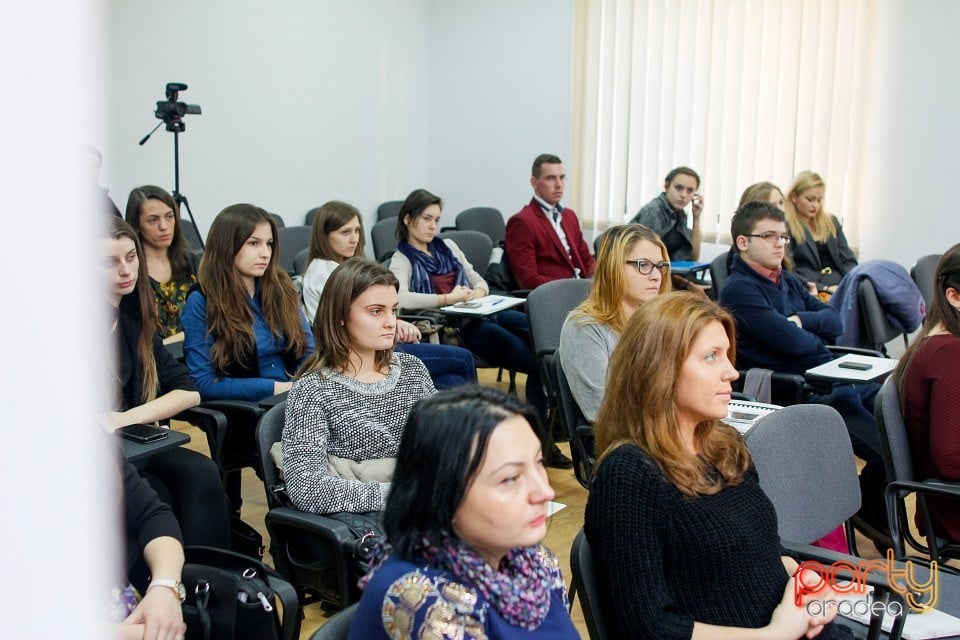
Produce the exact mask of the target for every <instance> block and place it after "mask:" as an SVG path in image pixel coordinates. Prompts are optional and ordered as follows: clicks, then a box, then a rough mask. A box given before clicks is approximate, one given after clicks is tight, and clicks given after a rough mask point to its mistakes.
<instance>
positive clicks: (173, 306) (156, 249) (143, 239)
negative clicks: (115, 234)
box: [126, 185, 198, 339]
mask: <svg viewBox="0 0 960 640" xmlns="http://www.w3.org/2000/svg"><path fill="white" fill-rule="evenodd" d="M126 220H127V223H128V224H129V225H130V226H131V227H133V228H134V230H135V231H136V232H137V235H138V236H140V243H141V244H142V245H143V254H144V257H145V258H146V261H147V273H149V274H150V286H151V288H152V289H153V297H154V298H155V299H156V303H157V328H158V333H159V334H160V337H161V338H164V339H166V338H169V337H171V336H174V335H177V334H179V333H181V332H182V331H183V328H182V327H181V325H180V309H181V308H182V307H183V304H184V303H185V302H186V301H187V293H188V292H189V291H190V287H192V286H193V285H194V283H195V282H196V281H197V261H198V258H197V255H196V254H193V253H190V252H189V251H187V241H186V238H184V237H183V230H182V229H181V226H180V213H179V209H178V207H177V203H176V202H174V200H173V197H172V196H171V195H170V194H169V193H167V192H166V191H165V190H163V189H161V188H160V187H155V186H153V185H144V186H142V187H137V188H136V189H134V190H133V191H131V192H130V197H129V198H127V213H126Z"/></svg>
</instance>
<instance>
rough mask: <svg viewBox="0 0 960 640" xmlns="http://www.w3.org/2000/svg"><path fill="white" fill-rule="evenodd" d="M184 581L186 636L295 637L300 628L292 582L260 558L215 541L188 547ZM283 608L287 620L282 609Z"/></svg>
mask: <svg viewBox="0 0 960 640" xmlns="http://www.w3.org/2000/svg"><path fill="white" fill-rule="evenodd" d="M184 552H185V554H186V560H187V562H186V564H185V565H184V567H183V577H182V580H181V581H182V582H183V585H184V587H185V588H186V591H187V599H186V601H185V602H184V603H183V620H184V622H185V623H186V625H187V633H186V638H187V640H219V639H221V638H222V639H224V640H226V639H231V640H232V639H234V638H236V639H237V640H244V639H246V638H249V639H251V640H253V639H254V638H256V639H258V640H281V639H282V640H293V639H295V638H296V637H297V635H298V634H299V626H300V625H299V617H298V600H297V594H296V591H295V590H294V588H293V586H292V585H290V583H288V582H286V581H285V580H283V579H282V578H280V576H279V574H277V573H276V572H275V571H273V570H272V569H270V568H268V567H266V566H265V565H263V564H262V563H260V562H258V561H257V560H255V559H253V558H250V557H247V556H244V555H241V554H238V553H234V552H232V551H226V550H224V549H215V548H213V547H187V548H186V549H185V550H184ZM278 604H279V605H280V607H281V608H282V610H283V620H282V621H281V619H280V616H279V613H278Z"/></svg>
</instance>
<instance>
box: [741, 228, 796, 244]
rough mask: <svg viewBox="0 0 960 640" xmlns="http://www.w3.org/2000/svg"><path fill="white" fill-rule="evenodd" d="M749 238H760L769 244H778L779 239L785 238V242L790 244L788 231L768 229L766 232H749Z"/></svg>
mask: <svg viewBox="0 0 960 640" xmlns="http://www.w3.org/2000/svg"><path fill="white" fill-rule="evenodd" d="M746 236H747V237H748V238H760V239H762V240H763V241H764V242H766V243H767V244H769V245H775V244H777V241H778V240H783V244H790V236H789V235H787V234H786V233H777V232H776V231H767V232H766V233H748V234H746Z"/></svg>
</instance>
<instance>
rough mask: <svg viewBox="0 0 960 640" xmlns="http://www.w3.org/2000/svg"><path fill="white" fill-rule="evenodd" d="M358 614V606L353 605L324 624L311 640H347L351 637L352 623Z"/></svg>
mask: <svg viewBox="0 0 960 640" xmlns="http://www.w3.org/2000/svg"><path fill="white" fill-rule="evenodd" d="M356 613H357V605H356V604H352V605H350V606H349V607H347V608H346V609H344V610H343V611H339V612H338V613H337V614H336V615H334V616H333V617H332V618H330V619H329V620H327V621H326V622H325V623H323V626H322V627H320V628H319V629H317V630H316V631H314V632H313V635H312V636H310V640H347V637H348V636H349V635H350V623H351V622H353V616H354V615H356Z"/></svg>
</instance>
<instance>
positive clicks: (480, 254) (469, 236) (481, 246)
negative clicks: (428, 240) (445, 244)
mask: <svg viewBox="0 0 960 640" xmlns="http://www.w3.org/2000/svg"><path fill="white" fill-rule="evenodd" d="M440 237H441V238H443V239H445V240H453V241H454V242H456V243H457V246H458V247H460V250H461V251H463V255H464V257H466V259H467V262H469V263H470V264H471V265H472V266H473V268H474V269H475V270H476V272H477V273H479V274H480V275H481V276H482V275H483V274H484V272H485V271H486V270H487V266H489V264H490V255H491V254H492V253H493V243H492V242H491V241H490V237H489V236H487V235H486V234H485V233H481V232H480V231H460V230H456V229H452V230H449V231H444V232H443V233H441V234H440Z"/></svg>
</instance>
